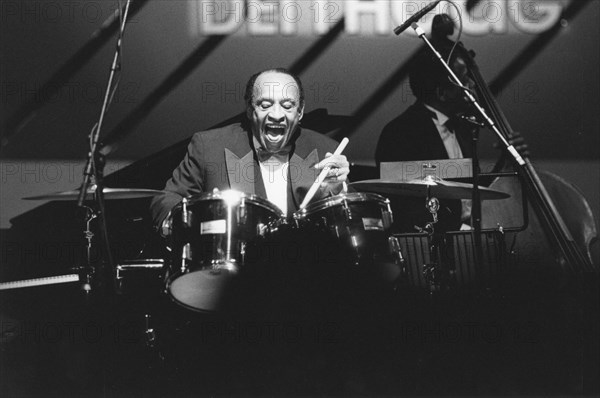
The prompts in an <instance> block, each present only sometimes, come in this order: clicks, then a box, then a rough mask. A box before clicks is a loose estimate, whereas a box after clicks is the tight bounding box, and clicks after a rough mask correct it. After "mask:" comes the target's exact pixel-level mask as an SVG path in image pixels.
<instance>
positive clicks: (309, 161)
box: [288, 149, 319, 212]
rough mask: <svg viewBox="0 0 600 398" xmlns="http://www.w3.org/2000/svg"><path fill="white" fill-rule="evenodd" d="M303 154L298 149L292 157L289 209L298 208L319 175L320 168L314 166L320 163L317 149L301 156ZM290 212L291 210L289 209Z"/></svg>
mask: <svg viewBox="0 0 600 398" xmlns="http://www.w3.org/2000/svg"><path fill="white" fill-rule="evenodd" d="M301 154H302V153H298V152H297V151H296V152H294V154H292V156H291V158H290V166H289V171H288V177H289V179H290V182H291V183H290V184H288V187H290V189H291V195H289V194H290V190H288V209H298V207H299V206H300V203H302V200H303V199H304V196H306V193H307V192H308V190H309V189H310V186H311V185H312V183H313V182H314V181H315V179H316V178H317V176H318V175H319V173H318V170H316V169H313V168H312V166H314V165H315V164H317V163H319V154H318V152H317V150H316V149H313V150H312V151H311V152H310V153H309V154H308V155H307V156H306V157H304V158H303V157H302V156H300V155H301ZM288 212H290V211H289V210H288Z"/></svg>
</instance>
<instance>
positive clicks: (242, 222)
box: [165, 190, 283, 312]
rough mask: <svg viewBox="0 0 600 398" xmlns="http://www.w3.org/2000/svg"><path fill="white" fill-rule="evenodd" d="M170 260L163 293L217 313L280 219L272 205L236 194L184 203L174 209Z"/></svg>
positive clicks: (212, 195)
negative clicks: (249, 257) (253, 252)
mask: <svg viewBox="0 0 600 398" xmlns="http://www.w3.org/2000/svg"><path fill="white" fill-rule="evenodd" d="M172 217H173V223H172V229H173V231H172V237H173V241H172V242H173V243H172V248H173V249H172V260H171V263H170V266H169V268H168V274H167V277H166V278H165V280H166V290H167V292H168V294H169V295H170V296H171V297H172V299H173V300H174V301H175V302H176V303H177V304H179V305H181V306H183V307H186V308H188V309H192V310H195V311H200V312H212V311H217V310H219V308H220V307H221V305H222V304H223V302H224V300H225V298H226V297H227V296H228V292H229V291H230V289H231V287H232V284H231V280H232V279H233V277H234V276H235V275H236V274H238V273H239V272H240V270H242V269H243V268H244V267H245V266H246V265H247V264H246V263H247V262H248V261H247V258H246V257H247V252H248V249H250V248H251V247H255V246H256V245H259V244H260V242H261V241H262V240H263V239H264V238H265V236H266V235H267V234H268V233H269V231H271V230H273V229H274V228H276V226H277V225H278V224H279V223H280V222H281V220H282V219H283V213H282V212H281V210H280V209H279V208H278V207H277V206H275V205H274V204H272V203H271V202H269V201H267V200H265V199H262V198H259V197H257V196H254V195H249V194H245V193H241V192H237V191H232V190H228V191H214V192H212V193H205V194H202V195H198V196H193V197H190V198H186V199H184V200H183V201H182V202H181V203H180V204H179V205H177V206H176V207H175V208H174V210H173V214H172Z"/></svg>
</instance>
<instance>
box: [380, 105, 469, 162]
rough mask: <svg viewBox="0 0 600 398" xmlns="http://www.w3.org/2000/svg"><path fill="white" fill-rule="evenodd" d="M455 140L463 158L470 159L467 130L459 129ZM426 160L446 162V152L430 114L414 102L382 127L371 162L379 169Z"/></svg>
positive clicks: (422, 106)
mask: <svg viewBox="0 0 600 398" xmlns="http://www.w3.org/2000/svg"><path fill="white" fill-rule="evenodd" d="M456 138H457V140H458V144H459V145H460V149H461V151H462V153H463V156H464V157H465V158H469V157H471V154H472V151H471V145H470V137H469V136H468V131H467V130H465V129H459V131H457V132H456ZM430 159H448V152H447V151H446V147H444V143H443V142H442V139H441V137H440V133H439V132H438V131H437V129H436V127H435V124H434V123H433V120H431V112H430V111H429V110H428V109H427V108H425V106H424V105H423V104H422V103H420V102H417V103H416V104H414V105H412V106H411V107H409V108H408V109H407V110H406V111H405V112H404V113H402V115H400V116H398V117H397V118H395V119H394V120H392V121H391V122H389V123H388V124H387V125H386V126H385V127H384V128H383V131H382V132H381V137H380V138H379V142H378V143H377V150H376V152H375V160H376V161H377V166H379V163H381V162H396V161H408V160H430Z"/></svg>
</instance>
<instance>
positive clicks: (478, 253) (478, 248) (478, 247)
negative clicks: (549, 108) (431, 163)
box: [411, 22, 527, 264]
mask: <svg viewBox="0 0 600 398" xmlns="http://www.w3.org/2000/svg"><path fill="white" fill-rule="evenodd" d="M411 27H412V28H413V29H414V31H415V32H416V33H417V36H419V38H421V40H423V41H424V42H425V44H426V45H427V47H429V49H430V50H431V51H432V52H433V53H434V54H435V56H436V58H437V59H438V60H439V61H440V63H441V64H442V65H443V66H444V68H445V69H446V71H447V72H448V74H449V76H450V77H451V78H452V81H453V83H454V84H456V85H457V86H458V87H460V88H461V89H462V91H463V92H464V94H465V96H466V97H467V99H468V100H469V102H470V103H471V104H472V105H473V106H474V107H475V109H476V110H477V112H478V113H479V114H480V115H481V116H482V117H483V119H484V121H485V122H484V123H485V125H487V126H489V127H490V128H491V129H492V131H493V132H494V133H495V134H496V135H497V136H498V139H499V140H500V142H502V144H504V146H505V147H506V150H507V151H508V153H510V154H511V155H512V156H513V158H514V160H515V161H516V162H517V164H518V165H519V166H520V167H522V168H526V167H527V165H526V163H525V160H523V158H522V157H521V155H520V154H519V152H518V151H517V150H516V149H515V147H514V146H513V145H511V144H510V143H509V142H508V141H507V140H506V138H504V135H503V134H502V133H501V132H500V130H498V127H497V126H496V123H494V121H493V120H492V119H491V118H490V117H489V116H488V115H487V113H486V111H485V109H483V107H482V106H481V105H480V104H479V102H478V101H477V99H476V98H475V97H474V96H473V94H472V93H471V90H470V89H469V88H467V87H465V85H464V84H463V83H462V82H461V81H460V79H459V78H458V76H456V74H455V73H454V71H453V70H452V68H450V66H449V65H448V64H447V63H446V62H445V61H444V59H443V58H442V56H441V55H440V53H439V52H438V51H437V50H436V49H435V47H434V46H433V45H432V44H431V42H430V41H429V39H428V38H427V37H426V36H425V31H424V30H423V29H422V28H421V27H420V26H419V25H418V24H417V23H416V22H413V24H412V25H411ZM473 139H474V141H475V142H474V144H473V145H474V148H473V149H474V151H473V161H474V164H473V207H474V209H473V210H475V212H476V213H477V214H474V215H473V223H474V224H475V225H474V226H473V227H474V232H473V233H474V234H475V235H474V246H475V253H474V255H475V261H476V263H477V264H481V260H482V257H483V255H482V254H483V250H482V244H481V201H480V198H479V189H478V188H479V187H478V183H479V170H478V168H479V167H478V166H479V164H478V163H479V159H478V158H477V150H476V149H477V148H476V141H477V139H478V137H475V136H474V137H473ZM475 166H477V167H475Z"/></svg>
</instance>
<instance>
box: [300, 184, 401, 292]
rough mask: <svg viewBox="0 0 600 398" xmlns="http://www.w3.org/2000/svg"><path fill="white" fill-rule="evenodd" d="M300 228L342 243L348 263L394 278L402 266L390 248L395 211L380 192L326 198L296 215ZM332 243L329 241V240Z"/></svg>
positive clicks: (347, 264) (341, 248) (343, 254)
mask: <svg viewBox="0 0 600 398" xmlns="http://www.w3.org/2000/svg"><path fill="white" fill-rule="evenodd" d="M294 218H295V221H296V225H297V227H298V228H299V229H301V230H304V231H305V233H306V231H309V232H308V234H312V235H313V236H314V239H319V240H320V241H328V242H330V243H331V244H336V245H338V246H339V249H338V251H339V253H340V261H341V262H343V263H344V264H345V266H350V267H351V268H354V269H357V270H359V271H361V272H365V273H368V274H377V277H378V278H379V279H383V280H385V281H388V282H389V281H393V280H395V279H396V278H397V276H398V275H399V272H400V269H399V267H398V266H397V264H396V263H395V260H396V258H397V256H396V253H394V252H393V250H392V249H391V248H390V241H389V239H390V238H391V235H390V232H389V230H390V227H391V224H392V221H393V219H392V212H391V209H390V206H389V201H388V200H387V199H386V198H384V197H382V196H380V195H377V194H370V193H347V194H341V195H337V196H333V197H331V198H326V199H322V200H320V201H317V202H315V203H313V204H311V205H310V206H308V207H306V208H305V209H303V210H302V211H299V212H297V213H295V214H294ZM327 244H329V243H327Z"/></svg>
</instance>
